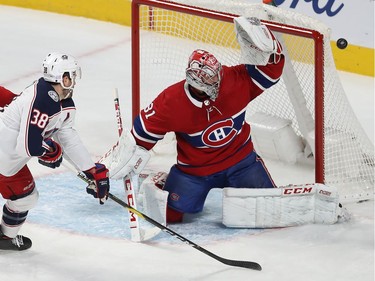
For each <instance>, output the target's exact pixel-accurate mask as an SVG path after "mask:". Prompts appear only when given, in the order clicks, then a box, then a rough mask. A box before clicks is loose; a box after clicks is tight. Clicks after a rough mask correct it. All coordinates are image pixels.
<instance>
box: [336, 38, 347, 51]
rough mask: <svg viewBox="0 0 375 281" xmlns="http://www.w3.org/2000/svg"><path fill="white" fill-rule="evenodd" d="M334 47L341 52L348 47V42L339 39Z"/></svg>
mask: <svg viewBox="0 0 375 281" xmlns="http://www.w3.org/2000/svg"><path fill="white" fill-rule="evenodd" d="M336 46H337V48H339V49H341V50H343V49H345V48H346V47H348V41H346V40H345V39H344V38H339V39H337V41H336Z"/></svg>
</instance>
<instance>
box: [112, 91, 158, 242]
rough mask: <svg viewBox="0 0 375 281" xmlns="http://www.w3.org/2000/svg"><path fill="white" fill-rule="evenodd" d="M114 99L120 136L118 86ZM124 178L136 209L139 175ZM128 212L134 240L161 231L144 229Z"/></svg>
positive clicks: (153, 235)
mask: <svg viewBox="0 0 375 281" xmlns="http://www.w3.org/2000/svg"><path fill="white" fill-rule="evenodd" d="M113 100H114V103H115V111H116V120H117V129H118V134H119V137H120V136H121V134H122V131H123V126H122V118H121V110H120V101H119V96H118V90H117V88H115V90H114V93H113ZM122 180H123V184H124V190H125V194H126V200H127V202H128V204H129V205H130V206H131V207H133V208H135V209H136V208H137V205H136V204H137V203H136V196H135V192H134V189H135V187H136V184H137V183H138V176H137V175H135V174H134V172H130V173H129V174H128V175H126V176H125V177H124V178H123V179H122ZM128 212H129V227H130V236H131V240H132V241H134V242H141V241H145V240H149V239H151V238H153V237H155V236H156V235H157V234H159V233H160V229H158V228H156V227H154V228H147V229H142V228H141V227H140V224H139V220H138V216H137V214H135V213H134V212H132V211H131V210H130V209H128Z"/></svg>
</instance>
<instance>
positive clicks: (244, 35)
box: [234, 17, 282, 65]
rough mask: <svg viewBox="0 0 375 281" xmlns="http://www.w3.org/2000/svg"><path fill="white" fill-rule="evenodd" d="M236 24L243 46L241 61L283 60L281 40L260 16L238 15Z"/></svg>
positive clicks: (239, 41) (237, 34) (235, 20)
mask: <svg viewBox="0 0 375 281" xmlns="http://www.w3.org/2000/svg"><path fill="white" fill-rule="evenodd" d="M234 25H235V30H236V36H237V41H238V43H239V44H240V47H241V57H240V63H244V64H250V65H266V64H268V63H273V64H276V63H278V62H279V61H280V60H281V56H282V46H281V44H280V42H279V41H278V40H277V39H276V37H275V36H274V35H273V33H272V32H271V31H270V30H269V29H268V27H267V26H265V25H264V24H263V23H262V22H261V21H260V20H259V19H258V18H255V17H251V18H245V17H238V18H235V19H234Z"/></svg>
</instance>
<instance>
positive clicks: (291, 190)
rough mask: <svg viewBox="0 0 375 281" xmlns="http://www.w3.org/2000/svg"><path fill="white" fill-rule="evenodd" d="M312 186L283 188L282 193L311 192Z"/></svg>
mask: <svg viewBox="0 0 375 281" xmlns="http://www.w3.org/2000/svg"><path fill="white" fill-rule="evenodd" d="M312 189H313V188H312V187H294V188H284V192H283V194H284V195H290V194H306V193H311V192H312Z"/></svg>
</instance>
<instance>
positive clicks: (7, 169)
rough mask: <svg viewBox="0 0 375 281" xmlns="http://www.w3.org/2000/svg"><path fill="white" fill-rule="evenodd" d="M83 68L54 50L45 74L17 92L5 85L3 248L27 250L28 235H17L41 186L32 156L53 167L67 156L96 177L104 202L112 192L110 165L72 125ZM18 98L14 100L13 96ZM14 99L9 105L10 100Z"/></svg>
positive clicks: (0, 118) (1, 119)
mask: <svg viewBox="0 0 375 281" xmlns="http://www.w3.org/2000/svg"><path fill="white" fill-rule="evenodd" d="M80 76H81V69H80V67H79V66H78V64H77V61H76V59H75V58H74V57H72V56H70V55H67V54H63V53H50V54H48V55H47V57H46V58H45V60H44V61H43V77H41V78H40V79H39V80H37V81H35V82H34V83H33V84H31V85H30V86H29V87H27V88H26V89H25V90H24V91H23V92H22V93H21V94H20V95H18V96H16V95H14V94H13V93H11V92H10V91H9V90H6V89H5V88H2V87H1V88H0V105H1V107H4V110H3V112H2V113H0V135H1V138H0V193H1V195H2V197H3V198H4V199H6V203H5V204H4V207H3V214H2V221H1V225H0V250H25V249H28V248H30V247H31V245H32V242H31V240H30V239H29V238H27V237H25V236H22V235H18V232H19V230H20V228H21V226H22V224H23V223H24V222H25V220H26V217H27V214H28V211H29V210H30V209H31V208H33V207H34V206H35V204H36V203H37V200H38V191H37V188H36V186H35V182H34V179H33V176H32V174H31V173H30V170H29V168H28V166H27V163H28V161H29V160H30V159H31V158H32V157H38V162H39V163H40V164H42V165H45V166H47V167H50V168H57V167H59V166H60V163H61V161H62V160H63V158H62V157H63V153H64V158H66V159H68V160H69V161H70V162H71V163H72V164H73V165H74V166H75V167H76V168H77V169H78V170H80V171H83V172H84V173H85V174H86V176H87V177H88V178H90V179H92V180H93V181H94V182H95V190H94V189H87V192H88V193H89V194H91V195H93V196H94V197H95V198H99V202H100V204H103V203H104V201H105V200H106V198H107V195H108V191H109V180H108V169H107V168H106V166H105V165H103V164H98V163H94V162H93V160H92V159H91V157H90V154H89V152H88V151H87V149H86V148H85V147H84V145H83V143H82V142H81V140H80V138H79V136H78V134H77V132H76V131H75V129H74V128H73V125H74V118H75V106H74V102H73V99H72V95H73V89H74V86H75V84H76V80H77V79H78V78H80ZM12 100H13V101H12ZM10 101H12V102H11V103H10V104H9V102H10Z"/></svg>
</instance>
